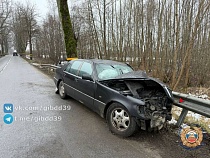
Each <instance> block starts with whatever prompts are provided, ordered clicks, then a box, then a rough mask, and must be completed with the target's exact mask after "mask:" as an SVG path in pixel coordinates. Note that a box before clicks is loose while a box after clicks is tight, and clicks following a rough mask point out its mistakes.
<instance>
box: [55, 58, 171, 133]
mask: <svg viewBox="0 0 210 158" xmlns="http://www.w3.org/2000/svg"><path fill="white" fill-rule="evenodd" d="M54 81H55V85H56V88H57V92H58V93H59V94H60V96H61V98H65V97H66V96H67V95H68V96H71V97H72V98H74V99H76V100H78V101H80V102H81V103H83V104H84V105H86V106H88V107H89V108H90V109H92V110H93V111H95V112H96V113H98V114H99V115H100V116H101V117H103V118H106V119H107V122H108V125H109V128H110V130H111V131H112V132H113V133H116V134H118V135H121V136H125V137H126V136H130V135H132V134H133V133H134V132H135V131H136V129H137V127H138V126H140V127H141V128H142V129H144V130H147V129H150V130H151V129H161V128H162V127H163V124H164V123H165V122H166V120H170V119H171V108H172V104H173V95H172V92H171V90H170V89H169V88H168V87H167V86H166V85H165V84H163V83H162V82H160V81H159V80H157V79H154V78H151V77H148V76H147V75H146V73H145V72H143V71H133V69H132V68H131V67H130V66H129V65H127V64H124V63H120V62H115V61H111V60H96V59H90V60H86V59H78V60H73V61H70V62H69V63H67V64H66V65H64V66H62V67H61V68H58V69H56V73H55V77H54Z"/></svg>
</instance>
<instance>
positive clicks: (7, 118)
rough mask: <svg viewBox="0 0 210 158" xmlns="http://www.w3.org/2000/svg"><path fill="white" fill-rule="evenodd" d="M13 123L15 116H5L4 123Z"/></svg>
mask: <svg viewBox="0 0 210 158" xmlns="http://www.w3.org/2000/svg"><path fill="white" fill-rule="evenodd" d="M12 122H13V116H12V115H11V114H6V115H5V116H4V123H6V124H11V123H12Z"/></svg>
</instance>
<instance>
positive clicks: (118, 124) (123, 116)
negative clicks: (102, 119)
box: [106, 103, 137, 137]
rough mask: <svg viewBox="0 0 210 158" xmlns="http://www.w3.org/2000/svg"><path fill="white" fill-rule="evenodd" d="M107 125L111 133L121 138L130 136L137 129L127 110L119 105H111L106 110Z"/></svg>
mask: <svg viewBox="0 0 210 158" xmlns="http://www.w3.org/2000/svg"><path fill="white" fill-rule="evenodd" d="M106 119H107V123H108V125H109V129H110V130H111V132H113V133H115V134H117V135H120V136H122V137H129V136H131V135H132V134H133V133H134V132H135V131H136V129H137V124H136V121H135V120H134V118H133V117H131V116H130V114H129V112H128V110H127V109H126V108H125V107H124V106H123V105H121V104H119V103H113V104H112V105H110V107H109V108H108V110H107V115H106Z"/></svg>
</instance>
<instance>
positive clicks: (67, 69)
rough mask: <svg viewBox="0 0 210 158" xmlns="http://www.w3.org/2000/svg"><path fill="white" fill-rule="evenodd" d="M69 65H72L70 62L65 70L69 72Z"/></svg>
mask: <svg viewBox="0 0 210 158" xmlns="http://www.w3.org/2000/svg"><path fill="white" fill-rule="evenodd" d="M71 66H72V64H71V63H70V64H69V65H68V66H67V67H66V72H70V70H71Z"/></svg>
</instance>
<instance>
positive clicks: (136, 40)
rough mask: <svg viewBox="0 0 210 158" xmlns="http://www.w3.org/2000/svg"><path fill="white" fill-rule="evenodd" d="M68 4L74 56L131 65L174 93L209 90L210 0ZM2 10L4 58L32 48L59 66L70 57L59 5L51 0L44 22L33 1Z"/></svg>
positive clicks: (0, 1) (0, 50)
mask: <svg viewBox="0 0 210 158" xmlns="http://www.w3.org/2000/svg"><path fill="white" fill-rule="evenodd" d="M64 1H65V0H64ZM69 3H70V4H71V5H70V6H69V11H70V18H71V25H72V28H73V33H74V35H73V36H74V39H75V40H76V44H77V48H76V51H75V54H74V55H75V57H76V56H77V57H78V58H98V59H111V60H117V61H121V62H127V63H129V64H130V65H132V66H133V67H134V68H135V69H136V70H144V71H146V72H147V73H148V74H149V75H150V76H152V77H157V78H159V79H160V80H162V81H164V82H165V83H167V84H169V85H170V87H171V88H172V89H173V90H175V89H177V88H178V87H183V88H187V87H199V86H204V87H209V84H210V82H209V77H210V58H209V56H208V55H210V1H209V0H185V1H181V0H80V1H76V2H74V3H73V2H71V1H69ZM66 4H67V3H66ZM0 8H1V9H0V54H6V53H8V50H9V47H11V45H12V46H13V47H14V48H15V49H16V50H17V52H19V53H20V54H21V53H22V54H27V52H26V48H27V46H28V45H29V48H30V49H29V52H30V54H31V55H32V56H33V59H34V60H35V59H36V60H38V61H43V60H45V61H48V62H49V63H57V62H58V61H59V60H61V59H62V58H65V57H68V52H66V46H65V42H64V32H63V29H62V23H61V20H60V18H59V13H58V7H57V3H56V1H55V2H52V1H49V13H48V14H47V16H46V17H44V18H43V19H42V20H41V22H40V20H38V19H40V18H39V13H38V12H37V11H36V7H35V6H34V5H31V4H30V2H28V3H26V4H25V3H24V4H23V3H12V1H11V0H0ZM63 25H64V24H63ZM11 43H12V44H11ZM32 56H31V59H32Z"/></svg>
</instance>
